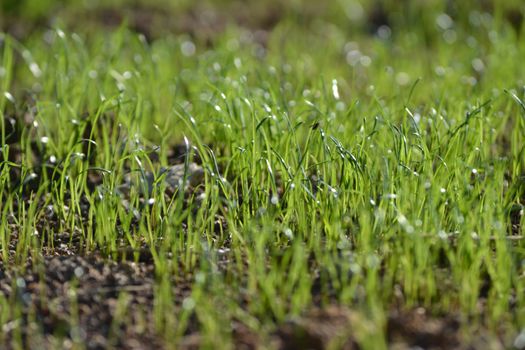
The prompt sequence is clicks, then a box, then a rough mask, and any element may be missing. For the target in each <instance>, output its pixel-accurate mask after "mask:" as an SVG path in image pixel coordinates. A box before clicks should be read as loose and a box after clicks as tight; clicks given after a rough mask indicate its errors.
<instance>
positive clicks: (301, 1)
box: [0, 0, 525, 44]
mask: <svg viewBox="0 0 525 350" xmlns="http://www.w3.org/2000/svg"><path fill="white" fill-rule="evenodd" d="M0 6H1V7H0V11H1V12H0V29H1V30H2V31H4V32H8V33H10V34H11V35H13V36H15V37H17V38H19V39H21V38H25V37H27V36H28V35H30V34H31V33H34V32H35V30H40V29H45V28H50V27H56V26H60V27H62V28H65V29H69V30H73V31H76V32H89V31H91V30H93V29H94V28H100V26H103V27H109V28H112V27H118V26H120V25H121V24H122V23H126V24H127V25H128V26H129V27H130V28H131V29H132V30H135V31H137V32H141V33H143V34H145V35H146V37H147V38H148V39H155V38H157V37H159V36H163V35H166V34H169V33H175V34H178V33H189V34H191V35H193V36H194V37H195V39H197V40H199V39H203V40H206V41H213V38H214V34H216V33H220V32H222V31H224V30H225V29H227V28H228V27H229V26H240V27H246V28H248V29H252V30H264V31H268V30H270V29H272V28H274V27H275V26H278V25H279V24H281V23H283V22H286V23H287V24H288V25H290V24H291V25H294V26H298V27H300V28H302V29H304V30H315V28H316V26H315V24H316V23H319V22H323V23H325V24H326V23H329V24H331V25H335V26H337V27H338V28H339V29H343V30H345V31H347V32H348V33H350V34H351V33H355V32H362V33H372V34H376V33H377V31H378V29H380V28H383V29H386V28H387V27H388V28H390V29H401V30H407V31H409V30H411V28H417V29H418V30H417V32H418V35H422V37H423V38H424V40H425V41H426V42H427V43H429V44H432V41H433V40H434V38H435V37H436V35H440V34H441V29H443V28H445V29H446V27H447V26H449V25H452V23H453V25H454V26H455V29H456V30H457V29H462V30H466V31H474V30H476V26H477V24H478V23H479V22H480V21H483V20H484V18H485V17H486V16H490V17H491V19H493V20H495V21H496V22H499V23H502V24H504V25H505V26H508V27H509V29H510V30H512V31H514V32H515V33H516V34H517V35H520V33H521V31H522V30H523V19H524V13H525V2H524V1H522V0H505V1H501V0H468V1H452V0H449V1H444V0H421V1H408V0H405V1H398V0H360V1H358V0H332V1H326V2H323V1H312V0H290V1H279V0H266V1H259V0H248V1H242V0H231V1H228V0H215V1H210V0H208V1H206V0H201V1H192V0H180V1H168V0H128V1H126V0H104V1H102V0H63V1H57V0H2V1H1V5H0ZM443 13H445V14H447V16H448V18H447V17H439V15H440V14H443ZM449 19H451V20H452V21H450V20H449ZM383 26H387V27H383Z"/></svg>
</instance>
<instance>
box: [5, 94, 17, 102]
mask: <svg viewBox="0 0 525 350" xmlns="http://www.w3.org/2000/svg"><path fill="white" fill-rule="evenodd" d="M4 96H5V98H7V99H8V100H9V101H10V102H11V103H15V98H14V96H13V95H11V93H10V92H9V91H6V92H4Z"/></svg>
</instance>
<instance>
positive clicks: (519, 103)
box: [503, 89, 525, 118]
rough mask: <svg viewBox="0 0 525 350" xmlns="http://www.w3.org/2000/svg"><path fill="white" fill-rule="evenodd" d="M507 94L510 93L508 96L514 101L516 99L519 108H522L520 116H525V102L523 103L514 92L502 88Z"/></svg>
mask: <svg viewBox="0 0 525 350" xmlns="http://www.w3.org/2000/svg"><path fill="white" fill-rule="evenodd" d="M503 91H504V92H505V93H506V94H507V95H510V97H512V98H513V99H514V101H516V102H517V103H518V105H519V106H520V107H521V109H522V110H523V114H522V117H523V118H525V103H523V101H522V100H521V99H520V98H519V97H518V96H516V94H515V93H513V92H512V91H510V90H507V89H504V90H503Z"/></svg>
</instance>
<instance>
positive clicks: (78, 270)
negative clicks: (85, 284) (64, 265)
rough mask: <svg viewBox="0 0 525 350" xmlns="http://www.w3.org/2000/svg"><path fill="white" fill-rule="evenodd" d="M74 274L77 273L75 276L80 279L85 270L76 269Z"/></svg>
mask: <svg viewBox="0 0 525 350" xmlns="http://www.w3.org/2000/svg"><path fill="white" fill-rule="evenodd" d="M74 273H75V276H76V277H77V278H80V277H82V276H83V275H84V269H83V268H82V267H80V266H78V267H76V268H75V270H74Z"/></svg>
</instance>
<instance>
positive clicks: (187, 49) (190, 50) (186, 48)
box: [180, 40, 197, 57]
mask: <svg viewBox="0 0 525 350" xmlns="http://www.w3.org/2000/svg"><path fill="white" fill-rule="evenodd" d="M180 50H181V52H182V54H183V55H184V56H188V57H189V56H193V55H195V52H196V51H197V48H196V47H195V44H194V43H193V42H192V41H189V40H187V41H184V42H182V44H180Z"/></svg>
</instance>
